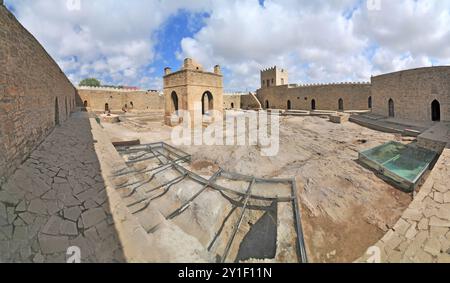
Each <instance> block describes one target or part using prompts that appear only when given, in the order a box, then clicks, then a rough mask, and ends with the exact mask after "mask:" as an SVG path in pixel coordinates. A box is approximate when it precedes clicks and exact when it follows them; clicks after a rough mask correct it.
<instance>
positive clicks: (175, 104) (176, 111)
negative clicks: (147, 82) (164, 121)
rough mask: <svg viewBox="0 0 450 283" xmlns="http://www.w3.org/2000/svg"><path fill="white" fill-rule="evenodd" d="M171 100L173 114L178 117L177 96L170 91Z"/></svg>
mask: <svg viewBox="0 0 450 283" xmlns="http://www.w3.org/2000/svg"><path fill="white" fill-rule="evenodd" d="M170 97H171V99H172V106H173V109H174V111H175V113H176V114H177V115H178V109H179V108H178V95H177V93H176V92H175V91H172V94H171V95H170Z"/></svg>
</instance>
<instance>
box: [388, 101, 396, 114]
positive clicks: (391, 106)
mask: <svg viewBox="0 0 450 283" xmlns="http://www.w3.org/2000/svg"><path fill="white" fill-rule="evenodd" d="M389 117H391V118H393V117H395V105H394V100H392V99H389Z"/></svg>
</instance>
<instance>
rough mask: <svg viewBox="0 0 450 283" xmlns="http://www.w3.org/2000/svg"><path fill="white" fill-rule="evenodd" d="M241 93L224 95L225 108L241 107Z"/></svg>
mask: <svg viewBox="0 0 450 283" xmlns="http://www.w3.org/2000/svg"><path fill="white" fill-rule="evenodd" d="M241 96H242V95H241V94H225V95H224V96H223V109H240V108H241Z"/></svg>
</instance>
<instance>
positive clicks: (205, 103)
mask: <svg viewBox="0 0 450 283" xmlns="http://www.w3.org/2000/svg"><path fill="white" fill-rule="evenodd" d="M210 110H214V99H213V96H212V94H211V93H210V92H209V91H207V92H205V93H204V94H203V96H202V114H203V115H205V114H208V113H209V111H210Z"/></svg>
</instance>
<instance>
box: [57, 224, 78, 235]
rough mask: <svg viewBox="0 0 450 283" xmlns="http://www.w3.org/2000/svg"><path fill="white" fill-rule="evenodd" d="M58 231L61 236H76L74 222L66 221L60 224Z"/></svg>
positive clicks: (76, 230) (76, 231)
mask: <svg viewBox="0 0 450 283" xmlns="http://www.w3.org/2000/svg"><path fill="white" fill-rule="evenodd" d="M59 231H60V234H61V235H66V236H77V235H78V229H77V225H76V224H75V223H74V222H71V221H67V220H66V221H64V222H62V223H61V226H60V230H59Z"/></svg>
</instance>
